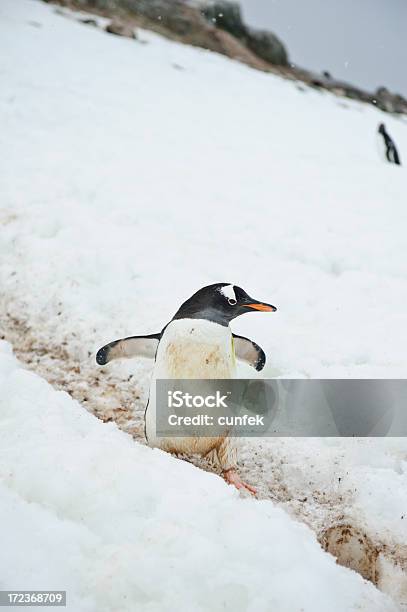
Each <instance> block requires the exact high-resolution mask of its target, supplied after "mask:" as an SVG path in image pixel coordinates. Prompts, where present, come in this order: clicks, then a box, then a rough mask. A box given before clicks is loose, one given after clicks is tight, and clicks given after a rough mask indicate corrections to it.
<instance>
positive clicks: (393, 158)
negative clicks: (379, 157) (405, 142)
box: [377, 123, 401, 166]
mask: <svg viewBox="0 0 407 612" xmlns="http://www.w3.org/2000/svg"><path fill="white" fill-rule="evenodd" d="M377 131H378V133H379V134H381V135H382V136H383V142H381V145H382V147H381V149H382V150H383V145H384V156H385V158H386V159H387V161H388V162H390V163H391V164H397V166H401V161H400V156H399V153H398V151H397V147H396V145H395V143H394V140H393V139H392V138H391V137H390V136H389V134H388V133H387V131H386V126H385V125H384V123H381V124H380V125H379V127H378V130H377Z"/></svg>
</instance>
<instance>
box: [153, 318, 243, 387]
mask: <svg viewBox="0 0 407 612" xmlns="http://www.w3.org/2000/svg"><path fill="white" fill-rule="evenodd" d="M234 372H235V356H234V349H233V338H232V333H231V330H230V328H229V327H225V326H223V325H219V324H218V323H212V322H211V321H206V320H204V319H177V320H175V321H171V323H170V324H169V325H168V326H167V328H166V330H165V332H164V334H163V336H162V338H161V340H160V344H159V346H158V350H157V356H156V362H155V368H154V376H153V378H155V379H157V378H179V379H182V378H233V376H234Z"/></svg>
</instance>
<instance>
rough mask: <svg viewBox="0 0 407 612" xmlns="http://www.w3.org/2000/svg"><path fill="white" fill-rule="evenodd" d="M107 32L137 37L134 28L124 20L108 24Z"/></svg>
mask: <svg viewBox="0 0 407 612" xmlns="http://www.w3.org/2000/svg"><path fill="white" fill-rule="evenodd" d="M106 32H109V34H116V36H125V37H126V38H137V36H136V32H135V30H134V28H132V27H131V26H129V25H127V24H126V23H125V22H123V21H111V22H110V23H109V24H108V25H107V26H106Z"/></svg>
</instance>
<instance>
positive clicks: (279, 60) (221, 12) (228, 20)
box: [201, 0, 288, 66]
mask: <svg viewBox="0 0 407 612" xmlns="http://www.w3.org/2000/svg"><path fill="white" fill-rule="evenodd" d="M201 12H202V14H203V15H204V16H205V17H206V19H208V20H209V21H210V22H212V23H213V24H214V25H216V27H217V28H220V29H222V30H225V31H226V32H229V34H232V36H235V37H236V38H237V39H239V40H240V41H241V42H242V43H243V44H244V45H245V46H246V47H247V48H249V49H250V50H251V51H253V53H255V54H256V55H257V56H258V57H260V58H261V59H263V60H265V61H266V62H269V63H270V64H275V65H277V66H287V65H288V55H287V51H286V49H285V47H284V45H283V43H282V42H281V41H280V39H279V38H277V36H276V35H275V34H273V33H272V32H268V31H266V30H256V29H255V28H250V27H249V26H247V25H246V24H245V23H244V22H243V18H242V13H241V10H240V6H239V4H237V3H235V2H228V1H226V0H220V1H219V2H214V3H211V4H209V5H202V7H201Z"/></svg>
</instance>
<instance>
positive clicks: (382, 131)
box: [377, 123, 386, 134]
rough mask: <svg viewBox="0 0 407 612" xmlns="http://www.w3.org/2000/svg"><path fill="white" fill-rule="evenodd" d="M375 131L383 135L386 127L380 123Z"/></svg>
mask: <svg viewBox="0 0 407 612" xmlns="http://www.w3.org/2000/svg"><path fill="white" fill-rule="evenodd" d="M377 131H378V132H379V133H380V134H385V132H386V126H385V125H384V123H380V124H379V127H378V128H377Z"/></svg>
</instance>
